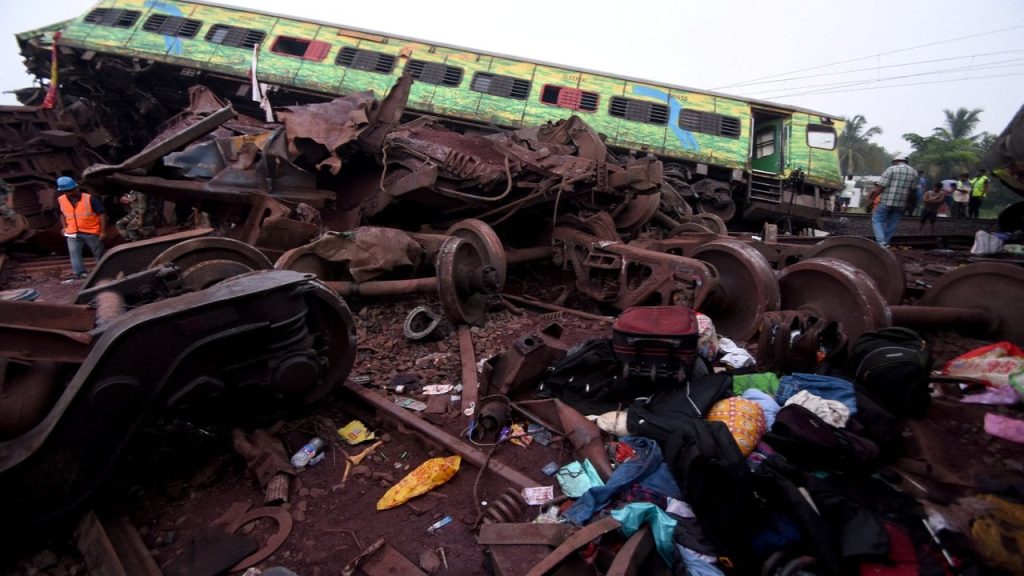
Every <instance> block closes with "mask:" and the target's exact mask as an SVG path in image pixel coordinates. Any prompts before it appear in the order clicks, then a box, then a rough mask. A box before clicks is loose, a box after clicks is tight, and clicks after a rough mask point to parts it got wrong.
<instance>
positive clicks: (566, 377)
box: [540, 307, 950, 574]
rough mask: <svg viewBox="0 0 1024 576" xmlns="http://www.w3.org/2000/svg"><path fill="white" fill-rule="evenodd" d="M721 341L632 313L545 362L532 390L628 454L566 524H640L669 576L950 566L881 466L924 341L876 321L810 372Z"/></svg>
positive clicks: (687, 320)
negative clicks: (584, 419) (730, 364)
mask: <svg viewBox="0 0 1024 576" xmlns="http://www.w3.org/2000/svg"><path fill="white" fill-rule="evenodd" d="M777 320H778V319H776V321H777ZM769 321H771V320H769ZM782 321H783V322H786V323H788V326H790V327H793V329H794V330H797V329H798V328H799V329H800V330H799V331H800V332H801V333H813V334H814V335H815V336H814V337H815V338H828V339H832V340H833V341H835V339H837V338H841V336H840V335H836V334H830V333H829V331H830V330H832V328H831V327H828V326H820V327H817V328H815V329H814V330H812V331H806V330H804V329H803V328H805V327H800V326H799V322H800V321H801V319H782ZM786 337H787V338H789V336H788V335H787V336H786ZM722 340H724V339H721V338H719V337H718V336H717V335H715V334H714V328H713V326H711V325H710V321H708V320H707V319H706V317H703V318H702V317H701V315H699V314H695V313H694V312H693V311H690V310H687V309H685V308H681V307H640V308H631V309H629V310H626V311H625V312H623V313H622V315H621V316H620V317H619V318H618V319H617V320H616V322H615V323H614V325H613V327H612V331H611V335H610V337H603V338H597V339H594V340H590V341H588V342H585V343H583V344H581V345H579V346H577V347H576V348H574V349H572V350H570V351H569V353H568V355H567V356H566V357H565V358H564V359H563V360H562V361H560V362H559V363H557V364H555V365H554V366H553V367H551V368H550V369H549V373H548V375H547V377H546V378H545V379H544V381H543V383H542V384H541V386H540V393H541V395H544V396H550V397H555V398H558V399H560V400H561V401H562V402H564V403H566V404H569V405H570V406H572V407H573V408H575V409H576V410H578V411H580V412H581V413H583V414H584V415H587V416H588V417H589V418H591V419H593V420H595V421H596V422H597V424H598V426H600V427H601V428H602V429H603V430H604V431H605V432H607V433H609V434H612V435H614V436H617V437H618V444H619V445H625V446H627V447H628V450H627V452H628V453H629V454H632V457H631V458H627V459H625V460H624V461H621V462H617V461H616V459H614V458H613V459H612V460H613V461H612V463H611V464H612V466H613V467H614V471H613V472H612V474H611V476H610V477H609V478H608V479H607V480H606V481H605V484H604V485H603V486H600V487H594V488H591V489H590V491H589V492H586V493H583V494H582V496H580V497H579V498H578V499H577V500H576V501H575V503H572V504H571V505H566V506H564V507H563V508H562V510H561V511H560V514H561V518H562V519H563V520H564V521H568V522H571V523H573V524H577V525H580V526H582V525H586V524H589V523H591V522H594V521H597V520H599V519H601V518H602V517H604V516H607V515H611V516H613V517H614V518H616V519H617V520H619V521H620V522H622V524H623V530H626V528H627V527H629V526H635V525H639V524H642V523H643V522H640V521H637V518H640V517H643V518H646V519H647V520H644V522H647V521H649V522H650V523H651V525H652V527H653V528H652V533H653V535H654V540H655V546H656V548H657V550H658V552H659V554H660V556H661V558H663V559H664V560H665V562H666V563H667V564H668V565H669V566H671V567H672V569H673V570H674V572H673V573H678V574H681V573H685V574H722V573H761V574H795V573H798V572H800V573H806V574H833V573H840V572H842V573H856V572H858V571H859V572H860V573H862V574H868V573H892V574H895V573H900V574H903V573H907V574H912V573H937V574H938V573H947V570H948V569H949V568H950V567H949V565H948V561H947V558H949V557H950V556H949V552H948V551H946V550H944V547H943V544H942V543H941V542H940V541H939V540H937V539H935V538H934V536H933V534H932V533H931V531H932V528H931V527H930V525H929V524H928V522H927V520H924V519H925V518H926V513H925V509H924V508H923V507H922V504H921V503H920V502H918V501H917V500H915V499H914V498H913V497H911V496H910V495H908V494H907V493H905V492H904V491H902V488H903V486H901V485H900V484H901V482H902V481H903V480H902V479H901V477H900V476H899V475H897V474H896V473H894V472H893V471H892V469H891V468H889V467H888V464H890V463H892V462H893V461H894V460H895V459H897V458H899V457H900V456H901V454H902V451H903V450H902V449H903V446H902V444H903V424H902V421H901V420H900V418H905V417H921V416H923V415H924V414H925V413H926V411H927V410H928V406H929V399H930V395H929V388H928V385H929V373H930V369H931V355H930V352H929V349H928V346H927V343H926V342H925V341H924V340H923V339H922V338H921V337H920V336H919V335H918V334H916V333H914V332H913V331H910V330H907V329H904V328H887V329H884V330H880V331H878V332H872V333H868V334H865V335H864V336H862V337H861V338H860V339H858V341H857V342H855V343H853V345H852V346H851V347H850V350H851V353H850V354H849V356H848V357H847V358H845V359H843V358H837V357H836V356H835V355H833V354H819V355H818V358H817V361H816V362H815V361H813V360H812V361H810V362H806V363H803V364H801V367H802V368H805V369H810V370H809V371H806V372H793V373H781V374H776V373H774V372H768V371H758V368H757V367H755V362H754V360H753V358H752V357H751V358H749V359H748V360H749V361H747V362H745V363H741V364H745V367H741V368H738V369H736V368H727V367H725V366H723V364H722V362H721V358H722V356H723V352H724V350H723V349H725V348H728V347H729V346H733V344H732V343H731V342H727V344H728V346H727V345H723V344H726V343H723V342H722ZM844 347H845V342H844ZM733 352H735V350H734V351H733ZM812 358H813V355H812ZM844 360H845V361H844ZM816 371H817V372H830V373H827V374H826V373H815V372H816ZM609 452H611V453H617V454H619V455H621V452H622V451H621V450H619V451H612V450H609ZM585 467H586V463H585ZM595 491H598V492H599V494H598V495H596V496H592V495H591V493H592V492H595ZM652 504H653V507H654V508H653V509H654V510H656V512H654V513H652V512H651V510H652V508H651V505H652ZM923 520H924V521H923ZM627 535H628V534H627Z"/></svg>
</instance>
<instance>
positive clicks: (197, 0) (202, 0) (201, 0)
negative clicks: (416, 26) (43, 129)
mask: <svg viewBox="0 0 1024 576" xmlns="http://www.w3.org/2000/svg"><path fill="white" fill-rule="evenodd" d="M187 2H188V3H190V4H200V5H205V6H211V7H214V8H222V9H226V10H234V11H238V12H247V13H250V14H262V15H264V16H271V17H274V18H287V19H289V20H294V21H297V22H308V23H311V24H319V25H322V26H331V27H333V28H341V29H344V30H352V31H354V32H361V33H364V34H372V35H376V36H384V37H387V38H396V39H402V40H411V41H413V42H419V43H422V44H430V45H434V46H439V47H443V48H451V49H454V50H465V51H467V52H475V53H479V54H485V55H487V56H496V57H498V58H506V59H509V60H519V61H526V62H531V63H534V64H541V65H543V66H552V67H555V68H562V69H565V70H573V71H579V72H586V73H588V74H598V75H601V76H608V77H611V78H621V79H623V80H628V81H630V82H638V83H641V84H652V85H655V86H664V87H667V88H676V89H679V90H686V91H688V92H699V93H701V94H709V95H711V96H720V97H722V98H730V99H733V100H739V101H741V102H749V103H751V104H754V105H756V106H759V107H763V108H769V109H775V110H786V111H792V112H803V113H805V114H811V115H813V116H821V117H824V118H837V119H838V118H839V116H836V115H834V114H828V113H825V112H820V111H818V110H811V109H809V108H802V107H799V106H790V105H787V104H779V103H778V102H770V101H768V100H758V99H754V98H745V97H743V96H736V95H734V94H726V93H723V92H715V91H712V90H705V89H703V88H693V87H690V86H681V85H678V84H669V83H665V82H659V81H654V80H650V79H644V78H635V77H632V76H625V75H622V74H613V73H610V72H603V71H600V70H591V69H588V68H580V67H578V66H570V65H566V64H558V63H555V62H546V61H543V60H533V59H527V58H523V57H521V56H511V55H508V54H501V53H498V52H486V51H483V50H479V49H476V48H467V47H465V46H457V45H454V44H446V43H443V42H437V41H434V40H424V39H422V38H416V37H412V36H396V35H394V34H391V33H390V32H381V31H379V30H368V29H365V28H358V27H355V26H349V25H347V24H338V23H335V22H327V21H324V20H317V19H314V18H305V17H298V16H292V15H288V14H280V13H277V12H267V11H264V10H252V9H249V8H242V7H238V6H231V5H228V4H221V3H219V2H209V1H207V0H187ZM65 23H66V22H62V23H61V26H62V25H63V24H65ZM55 26H58V25H51V26H47V27H45V28H40V29H38V30H33V31H30V32H23V33H22V34H18V35H17V36H18V38H22V37H23V36H25V35H29V34H33V33H36V32H45V31H49V30H51V29H54V27H55Z"/></svg>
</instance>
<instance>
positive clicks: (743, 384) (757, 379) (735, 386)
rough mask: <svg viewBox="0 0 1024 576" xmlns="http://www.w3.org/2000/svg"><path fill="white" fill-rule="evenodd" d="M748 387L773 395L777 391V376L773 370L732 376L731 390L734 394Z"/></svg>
mask: <svg viewBox="0 0 1024 576" xmlns="http://www.w3.org/2000/svg"><path fill="white" fill-rule="evenodd" d="M750 389H754V390H760V391H762V392H765V393H767V394H771V395H772V396H774V395H775V394H777V393H778V392H779V377H778V376H776V375H775V373H774V372H760V373H757V374H737V375H735V376H733V377H732V391H733V393H734V394H743V393H744V392H746V391H747V390H750Z"/></svg>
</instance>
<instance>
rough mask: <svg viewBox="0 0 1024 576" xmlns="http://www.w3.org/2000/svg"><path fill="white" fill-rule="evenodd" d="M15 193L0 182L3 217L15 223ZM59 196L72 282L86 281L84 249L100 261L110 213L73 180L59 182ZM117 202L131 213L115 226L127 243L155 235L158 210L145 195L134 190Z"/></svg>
mask: <svg viewBox="0 0 1024 576" xmlns="http://www.w3.org/2000/svg"><path fill="white" fill-rule="evenodd" d="M13 192H14V187H13V186H11V185H10V184H8V183H7V182H4V181H3V180H0V217H3V218H6V219H8V220H10V221H12V222H13V221H14V220H15V219H16V218H17V212H15V211H14V209H13V208H12V207H10V206H9V205H8V200H7V198H8V196H10V195H11V194H12V193H13ZM57 192H58V193H59V194H60V195H59V196H58V197H57V208H58V210H57V212H58V215H59V216H60V223H61V228H62V229H63V232H64V238H65V240H66V241H67V246H68V254H69V255H70V257H71V274H72V277H73V278H84V277H85V275H86V269H85V263H84V261H83V260H82V252H83V248H85V247H88V248H89V251H90V252H91V253H92V255H93V257H94V258H96V259H97V260H99V259H100V258H101V257H102V256H103V253H104V252H105V251H106V247H105V246H104V244H103V235H104V231H105V230H106V228H107V211H106V208H105V207H104V206H103V202H102V201H101V200H100V199H99V198H98V197H96V196H93V195H92V194H89V193H88V192H83V191H82V189H81V187H80V186H79V185H78V182H76V181H75V179H74V178H71V177H70V176H61V177H60V178H57ZM118 202H119V203H121V204H124V205H126V207H127V210H128V213H127V214H126V215H125V216H124V217H123V218H120V219H119V220H118V221H117V222H115V223H114V226H115V227H116V228H117V231H118V233H119V234H120V235H121V236H122V237H123V238H124V239H125V240H128V241H132V240H142V239H144V238H149V237H151V236H153V235H154V234H155V233H156V216H157V214H156V210H155V207H154V206H152V205H151V204H150V202H149V199H148V198H147V197H146V195H145V194H143V193H141V192H136V191H134V190H133V191H131V192H129V193H128V194H126V195H124V196H121V197H120V198H119V199H118Z"/></svg>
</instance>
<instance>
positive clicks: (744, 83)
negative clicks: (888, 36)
mask: <svg viewBox="0 0 1024 576" xmlns="http://www.w3.org/2000/svg"><path fill="white" fill-rule="evenodd" d="M1021 28H1024V24H1022V25H1017V26H1008V27H1006V28H997V29H995V30H989V31H987V32H978V33H976V34H968V35H966V36H958V37H955V38H946V39H943V40H938V41H935V42H928V43H927V44H918V45H916V46H910V47H907V48H900V49H897V50H889V51H888V52H879V53H878V54H871V55H869V56H861V57H859V58H850V59H847V60H838V61H836V62H829V63H827V64H819V65H817V66H809V67H807V68H798V69H796V70H790V71H789V72H782V73H779V74H772V75H770V76H762V77H760V78H753V79H751V80H746V81H743V82H736V83H733V84H726V85H725V86H718V87H716V88H712V90H721V89H723V88H732V87H735V86H743V85H746V84H749V83H751V82H759V81H761V80H769V79H772V78H779V77H781V76H788V75H790V74H799V73H801V72H807V71H810V70H820V69H822V68H828V67H830V66H838V65H839V64H849V63H850V62H859V61H861V60H867V59H869V58H877V57H879V56H888V55H889V54H899V53H900V52H909V51H911V50H918V49H920V48H928V47H930V46H937V45H939V44H949V43H950V42H957V41H959V40H967V39H970V38H977V37H979V36H987V35H989V34H998V33H1000V32H1009V31H1011V30H1019V29H1021Z"/></svg>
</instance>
